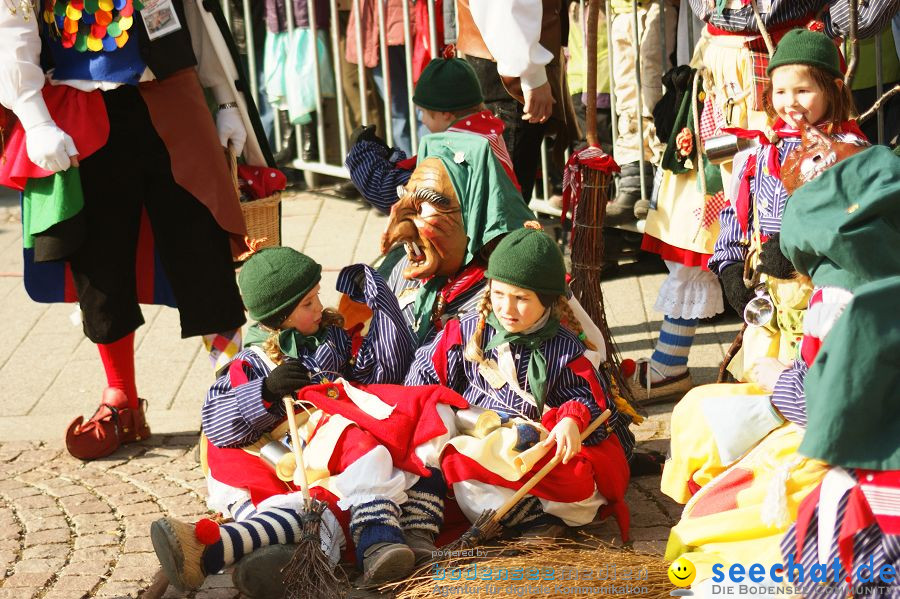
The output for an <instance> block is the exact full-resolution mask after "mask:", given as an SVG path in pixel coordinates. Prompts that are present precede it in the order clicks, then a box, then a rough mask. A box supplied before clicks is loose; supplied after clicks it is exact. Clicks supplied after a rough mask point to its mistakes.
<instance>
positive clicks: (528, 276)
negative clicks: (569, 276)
mask: <svg viewBox="0 0 900 599" xmlns="http://www.w3.org/2000/svg"><path fill="white" fill-rule="evenodd" d="M484 276H485V278H487V279H491V280H496V281H501V282H503V283H508V284H510V285H515V286H516V287H521V288H523V289H530V290H532V291H534V292H535V293H538V294H542V295H554V296H555V295H565V293H566V263H565V261H564V260H563V255H562V252H561V251H559V246H558V245H556V242H555V241H553V240H552V239H550V237H548V236H547V235H546V234H545V233H544V232H543V231H538V230H536V229H518V230H516V231H513V232H512V233H509V234H508V235H507V236H506V237H504V238H503V239H502V240H500V243H498V244H497V247H496V248H495V249H494V251H493V252H492V253H491V257H490V259H488V267H487V271H486V272H485V273H484Z"/></svg>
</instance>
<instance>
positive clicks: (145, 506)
mask: <svg viewBox="0 0 900 599" xmlns="http://www.w3.org/2000/svg"><path fill="white" fill-rule="evenodd" d="M118 512H119V514H120V515H122V516H126V517H127V516H139V515H141V514H154V513H157V514H158V513H159V506H158V505H156V504H155V503H154V502H152V501H142V502H139V503H126V504H125V505H120V506H119V507H118Z"/></svg>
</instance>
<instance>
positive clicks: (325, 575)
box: [282, 396, 349, 599]
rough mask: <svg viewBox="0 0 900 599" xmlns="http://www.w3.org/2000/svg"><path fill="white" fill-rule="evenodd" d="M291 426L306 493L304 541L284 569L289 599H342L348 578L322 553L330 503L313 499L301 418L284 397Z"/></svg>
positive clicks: (299, 473) (299, 474)
mask: <svg viewBox="0 0 900 599" xmlns="http://www.w3.org/2000/svg"><path fill="white" fill-rule="evenodd" d="M284 408H285V411H286V412H287V419H288V426H289V427H290V431H291V448H292V449H293V450H294V458H295V459H296V462H297V469H296V471H295V472H296V474H295V475H294V476H295V479H299V484H300V492H301V493H302V494H303V513H302V514H301V516H300V519H301V522H302V524H301V531H300V542H299V543H298V544H297V550H296V551H294V555H293V557H292V558H291V561H290V562H289V563H288V565H287V566H285V568H284V570H282V576H283V577H284V586H285V597H287V599H342V598H343V597H346V596H347V594H348V592H349V583H348V581H347V579H346V578H345V577H339V576H338V575H337V574H335V569H334V568H333V567H332V565H331V562H330V561H329V560H328V557H327V556H326V555H325V553H324V552H323V551H322V548H321V541H320V539H319V526H321V524H322V512H323V511H324V510H325V508H326V504H325V503H324V502H321V501H317V500H315V499H313V498H312V497H310V494H309V482H308V481H307V479H306V467H305V464H304V462H303V450H302V449H301V446H300V433H299V432H298V431H297V417H296V416H295V414H294V402H293V399H292V398H291V397H289V396H288V397H285V398H284Z"/></svg>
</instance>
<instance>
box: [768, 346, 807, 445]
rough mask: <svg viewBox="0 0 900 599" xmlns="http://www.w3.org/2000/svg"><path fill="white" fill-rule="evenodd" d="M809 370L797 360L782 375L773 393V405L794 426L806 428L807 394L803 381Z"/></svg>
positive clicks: (802, 362)
mask: <svg viewBox="0 0 900 599" xmlns="http://www.w3.org/2000/svg"><path fill="white" fill-rule="evenodd" d="M808 370H809V368H808V367H807V366H806V362H804V361H803V360H795V361H794V365H793V366H791V367H790V368H788V369H787V370H785V371H784V372H782V373H781V376H780V377H778V382H776V383H775V389H774V390H773V391H772V400H771V401H772V405H773V406H775V407H776V408H777V409H778V411H779V412H781V415H782V416H784V417H785V418H786V419H787V420H790V421H791V422H793V423H794V424H797V425H799V426H802V427H804V428H805V427H806V394H805V393H804V392H803V381H804V380H805V379H806V373H807V372H808Z"/></svg>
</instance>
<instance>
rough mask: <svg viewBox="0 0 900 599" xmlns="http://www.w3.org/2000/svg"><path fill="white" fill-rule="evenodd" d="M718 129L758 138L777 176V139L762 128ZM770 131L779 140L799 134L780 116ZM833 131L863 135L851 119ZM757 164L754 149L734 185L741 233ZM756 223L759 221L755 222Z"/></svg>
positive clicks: (744, 229)
mask: <svg viewBox="0 0 900 599" xmlns="http://www.w3.org/2000/svg"><path fill="white" fill-rule="evenodd" d="M824 126H825V125H819V128H820V129H821V128H822V127H824ZM722 131H723V132H724V133H731V134H732V135H736V136H737V137H740V138H743V139H756V140H758V141H759V143H760V144H761V145H762V146H763V147H764V148H766V149H767V157H766V164H767V166H768V171H769V174H770V175H771V176H773V177H775V178H777V179H781V162H779V161H778V145H777V143H774V144H773V143H772V142H771V141H770V140H769V136H768V135H766V133H765V132H763V131H759V130H758V129H742V128H740V127H727V128H725V129H722ZM772 131H773V132H774V133H775V135H776V136H777V137H778V139H779V140H781V139H787V138H797V137H800V131H799V130H798V129H794V128H793V127H790V126H788V124H787V123H785V122H784V120H782V119H781V118H780V117H779V118H778V119H777V120H776V121H775V123H774V124H773V125H772ZM835 133H852V134H853V135H856V136H858V137H860V138H861V139H867V138H866V135H865V133H863V132H862V130H861V129H860V128H859V125H857V123H856V121H855V120H850V121H844V122H843V123H840V124H839V125H838V126H837V127H834V128H833V129H832V131H831V132H830V134H831V135H834V134H835ZM757 165H758V163H757V153H756V152H754V153H753V154H751V155H750V156H749V158H747V163H746V165H745V167H744V175H743V177H742V178H741V185H740V188H739V189H738V195H737V197H736V198H735V199H734V212H735V217H736V218H737V221H738V225H740V227H741V231H742V232H743V233H744V234H745V235H746V234H747V233H748V231H749V228H750V180H751V179H752V178H753V177H755V176H756V167H757ZM757 226H759V225H758V224H757Z"/></svg>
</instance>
